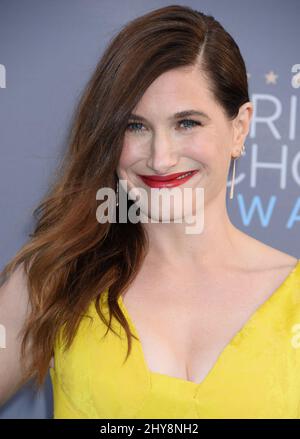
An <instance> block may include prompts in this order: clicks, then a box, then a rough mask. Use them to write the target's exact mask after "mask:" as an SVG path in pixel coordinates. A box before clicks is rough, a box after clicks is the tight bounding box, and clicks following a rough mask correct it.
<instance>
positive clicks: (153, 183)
mask: <svg viewBox="0 0 300 439" xmlns="http://www.w3.org/2000/svg"><path fill="white" fill-rule="evenodd" d="M197 172H198V169H195V170H193V171H185V172H177V173H175V174H168V175H165V176H162V175H139V177H140V178H141V179H142V180H143V182H144V183H145V184H147V185H148V186H150V187H153V188H163V187H175V186H179V185H181V184H183V183H185V182H186V181H188V180H189V179H190V178H191V177H192V176H193V175H194V174H196V173H197Z"/></svg>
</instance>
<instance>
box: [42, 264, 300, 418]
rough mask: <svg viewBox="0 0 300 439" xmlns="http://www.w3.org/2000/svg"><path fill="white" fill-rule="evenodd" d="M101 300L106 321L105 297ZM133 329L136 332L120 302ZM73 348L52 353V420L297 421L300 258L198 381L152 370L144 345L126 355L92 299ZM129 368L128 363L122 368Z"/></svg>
mask: <svg viewBox="0 0 300 439" xmlns="http://www.w3.org/2000/svg"><path fill="white" fill-rule="evenodd" d="M106 295H107V291H105V294H104V295H103V296H102V301H101V302H100V304H101V307H103V311H104V312H105V313H106V315H108V306H106V302H105V297H106ZM119 304H120V306H121V309H122V310H123V312H124V313H125V316H126V318H127V320H128V323H129V325H130V328H131V330H132V332H133V333H134V334H135V335H138V334H137V331H136V329H135V327H134V324H133V322H132V320H131V318H130V316H129V314H128V312H127V309H126V308H125V306H124V303H123V301H122V298H121V297H120V298H119ZM87 314H88V315H89V316H91V317H93V319H90V318H85V317H84V318H83V319H82V320H81V322H80V326H79V329H78V332H77V333H76V335H75V338H74V341H73V343H72V345H71V347H70V349H69V350H68V351H67V352H65V353H63V352H62V345H61V344H60V337H57V340H56V344H55V349H54V364H55V367H54V368H50V376H51V381H52V386H53V401H54V418H98V419H117V418H123V419H124V418H127V419H130V418H143V419H158V418H165V419H167V418H173V419H183V418H188V419H200V418H206V419H208V418H214V419H218V418H225V419H230V418H235V419H237V418H244V419H246V418H252V419H257V418H280V419H283V418H297V419H299V418H300V260H298V262H297V264H296V266H295V267H294V269H293V270H292V271H291V272H290V273H289V275H288V276H287V277H286V278H285V280H284V282H283V283H282V284H281V285H280V286H279V287H278V288H277V289H276V290H275V291H274V292H273V294H272V295H271V296H269V298H268V299H267V300H266V301H265V302H264V303H263V304H261V305H260V306H259V307H258V308H257V309H256V311H255V312H254V313H253V314H252V316H251V317H250V318H249V319H248V321H247V322H246V323H245V325H244V326H243V327H242V328H241V329H240V330H239V331H238V332H237V333H236V334H235V336H234V337H233V338H232V339H231V341H230V342H229V343H228V344H227V345H226V347H225V348H224V349H223V351H222V352H221V354H220V356H219V357H218V359H217V361H216V363H215V364H214V366H213V367H212V369H211V370H210V372H209V373H208V375H207V376H206V378H205V379H204V380H203V381H202V382H201V383H200V384H197V383H194V382H192V381H188V380H185V379H182V378H177V377H172V376H169V375H165V374H160V373H156V372H151V371H150V370H149V368H148V367H147V364H146V361H145V357H144V355H143V350H142V346H141V344H140V342H139V341H137V340H135V339H132V352H131V354H130V356H129V357H128V359H127V361H126V362H124V359H125V354H126V352H127V339H126V334H125V331H124V329H123V327H122V326H121V324H120V323H119V322H118V321H117V320H116V319H115V318H113V320H112V322H113V327H114V328H115V329H116V330H117V331H118V333H119V334H120V335H121V336H122V339H121V340H120V338H119V337H118V336H117V335H115V334H114V333H112V332H111V331H109V332H108V333H107V334H106V336H105V337H104V338H103V339H102V338H101V337H102V336H103V335H104V334H105V332H106V326H105V325H104V323H103V322H102V320H101V319H100V318H99V317H98V314H97V311H96V309H95V306H94V301H92V303H91V304H90V306H89V308H88V312H87ZM123 362H124V363H123Z"/></svg>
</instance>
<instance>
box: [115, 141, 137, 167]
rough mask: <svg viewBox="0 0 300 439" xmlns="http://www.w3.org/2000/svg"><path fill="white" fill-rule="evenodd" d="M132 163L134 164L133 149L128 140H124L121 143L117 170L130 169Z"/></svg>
mask: <svg viewBox="0 0 300 439" xmlns="http://www.w3.org/2000/svg"><path fill="white" fill-rule="evenodd" d="M132 163H134V149H133V148H132V145H131V144H130V143H129V142H128V140H125V141H124V143H123V147H122V152H121V155H120V160H119V165H118V168H122V169H126V168H128V167H130V166H131V164H132Z"/></svg>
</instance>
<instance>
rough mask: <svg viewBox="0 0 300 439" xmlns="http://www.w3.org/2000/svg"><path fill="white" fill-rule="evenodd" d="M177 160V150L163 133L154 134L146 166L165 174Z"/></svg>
mask: <svg viewBox="0 0 300 439" xmlns="http://www.w3.org/2000/svg"><path fill="white" fill-rule="evenodd" d="M177 162H178V151H177V150H176V148H175V145H174V144H172V142H171V140H170V139H169V138H168V137H167V136H166V135H164V134H160V135H155V136H154V137H153V141H152V143H151V149H150V156H149V158H148V160H147V166H148V167H149V168H152V169H153V171H155V173H157V174H166V173H168V172H169V170H170V169H171V168H173V167H174V166H176V164H177Z"/></svg>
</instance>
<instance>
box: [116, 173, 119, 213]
mask: <svg viewBox="0 0 300 439" xmlns="http://www.w3.org/2000/svg"><path fill="white" fill-rule="evenodd" d="M116 206H119V179H118V180H117V190H116Z"/></svg>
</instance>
